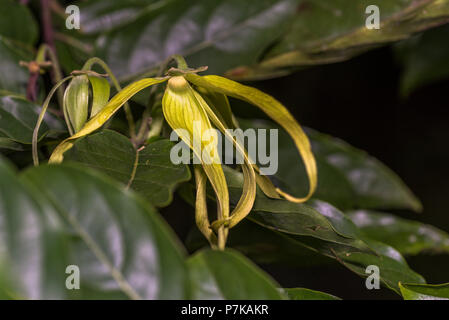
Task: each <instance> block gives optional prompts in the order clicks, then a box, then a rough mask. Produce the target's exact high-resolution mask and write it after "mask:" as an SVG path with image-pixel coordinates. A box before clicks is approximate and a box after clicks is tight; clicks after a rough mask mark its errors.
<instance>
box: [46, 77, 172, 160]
mask: <svg viewBox="0 0 449 320" xmlns="http://www.w3.org/2000/svg"><path fill="white" fill-rule="evenodd" d="M166 80H167V79H166V78H147V79H142V80H139V81H136V82H134V83H132V84H130V85H128V86H127V87H126V88H124V89H123V90H121V91H120V92H119V93H117V94H116V95H115V96H114V97H113V98H112V99H111V100H110V101H109V102H108V104H106V105H105V106H104V107H103V109H102V110H101V111H100V112H99V113H97V114H96V115H95V117H93V118H92V119H90V120H89V121H88V122H87V123H86V124H85V125H84V127H83V128H82V129H81V130H80V131H79V132H77V133H75V134H74V135H73V136H71V137H69V138H67V139H65V140H64V141H62V142H61V143H60V144H59V145H58V146H57V147H56V148H55V150H54V151H53V153H52V155H51V157H50V160H49V163H60V162H62V161H63V160H64V152H66V151H67V150H69V149H70V148H71V147H72V146H73V141H74V140H76V139H78V138H81V137H84V136H86V135H88V134H90V133H91V132H93V131H95V130H97V129H98V128H100V127H101V126H102V125H103V124H104V123H105V122H106V121H108V120H109V119H110V118H111V117H112V116H113V115H114V113H116V112H117V111H118V110H119V109H120V107H121V106H123V104H124V103H125V102H126V101H128V100H129V99H131V97H132V96H133V95H135V94H136V93H137V92H139V91H140V90H143V89H145V88H147V87H149V86H151V85H153V84H157V83H161V82H164V81H166Z"/></svg>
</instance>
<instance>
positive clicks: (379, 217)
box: [348, 210, 449, 255]
mask: <svg viewBox="0 0 449 320" xmlns="http://www.w3.org/2000/svg"><path fill="white" fill-rule="evenodd" d="M348 217H349V218H350V219H351V220H352V221H353V222H354V223H355V224H356V225H357V227H359V229H361V230H362V231H363V232H364V233H365V234H366V235H367V236H368V237H369V238H371V239H375V240H378V241H382V242H384V243H386V244H388V245H390V246H392V247H394V248H396V249H397V250H398V251H399V252H401V253H402V254H405V255H407V254H412V255H413V254H418V253H421V252H423V251H431V252H449V235H448V234H447V233H446V232H444V231H441V230H439V229H437V228H435V227H433V226H430V225H427V224H424V223H421V222H417V221H412V220H407V219H402V218H399V217H396V216H394V215H392V214H388V213H381V212H373V211H365V210H358V211H353V212H349V213H348Z"/></svg>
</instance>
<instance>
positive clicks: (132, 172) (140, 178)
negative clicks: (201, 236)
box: [64, 130, 190, 207]
mask: <svg viewBox="0 0 449 320" xmlns="http://www.w3.org/2000/svg"><path fill="white" fill-rule="evenodd" d="M172 146H173V144H172V143H171V142H170V141H168V140H165V139H163V140H157V141H153V142H151V143H150V144H149V145H147V146H146V147H145V148H144V149H143V150H140V151H136V149H135V148H134V147H133V145H132V143H131V142H130V141H129V139H128V138H127V137H125V136H123V135H121V134H119V133H117V132H114V131H110V130H103V131H100V132H98V133H95V134H92V135H90V136H87V137H85V138H83V139H80V140H78V141H77V142H75V145H74V147H73V148H72V149H71V150H69V151H68V152H67V153H66V154H65V156H64V159H65V161H76V162H79V163H82V164H83V165H85V166H87V167H91V168H95V169H97V170H99V171H101V172H103V173H105V174H107V175H108V176H110V177H112V178H114V179H115V180H117V181H120V182H121V183H123V184H125V185H128V186H130V187H131V188H132V189H134V190H135V191H137V192H138V193H140V194H141V195H142V196H144V197H145V198H146V199H148V200H149V201H150V202H151V203H152V204H153V205H155V206H159V207H163V206H166V205H168V204H169V203H170V202H171V201H172V198H173V191H174V190H175V188H176V186H177V185H178V184H179V183H181V182H184V181H188V180H190V171H189V169H188V168H187V166H185V165H183V164H179V165H175V164H173V163H172V162H171V160H170V150H171V148H172Z"/></svg>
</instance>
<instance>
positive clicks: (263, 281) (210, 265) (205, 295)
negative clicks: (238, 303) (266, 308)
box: [187, 249, 284, 300]
mask: <svg viewBox="0 0 449 320" xmlns="http://www.w3.org/2000/svg"><path fill="white" fill-rule="evenodd" d="M187 265H188V267H189V271H190V276H191V282H192V299H212V300H216V299H228V300H229V299H232V300H245V299H251V300H279V299H283V298H284V297H283V296H282V294H281V292H280V290H279V289H278V285H277V284H276V283H275V282H274V281H273V280H272V279H271V278H270V277H269V276H268V275H266V274H265V273H264V272H263V271H262V270H260V269H259V268H258V267H257V266H256V265H254V264H253V263H252V262H251V261H249V260H248V259H246V258H245V257H244V256H242V255H241V254H239V253H237V252H235V251H232V250H229V249H228V250H226V251H217V250H204V251H200V252H199V253H196V254H195V255H194V256H192V257H191V258H189V260H188V261H187Z"/></svg>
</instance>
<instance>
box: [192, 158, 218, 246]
mask: <svg viewBox="0 0 449 320" xmlns="http://www.w3.org/2000/svg"><path fill="white" fill-rule="evenodd" d="M194 171H195V182H196V200H195V221H196V225H197V226H198V229H199V230H200V231H201V233H202V234H203V235H204V236H205V237H206V239H207V240H208V241H209V243H210V245H211V246H212V247H214V246H216V245H217V237H216V236H215V233H213V231H212V229H211V227H210V222H209V217H208V215H207V203H206V198H207V197H206V183H207V177H206V174H205V173H204V171H203V169H202V168H201V166H200V165H195V166H194Z"/></svg>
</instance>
